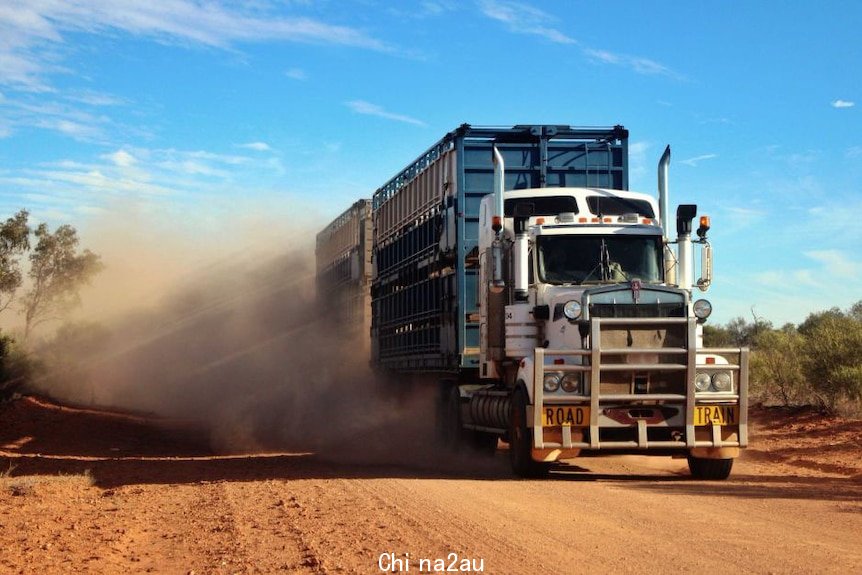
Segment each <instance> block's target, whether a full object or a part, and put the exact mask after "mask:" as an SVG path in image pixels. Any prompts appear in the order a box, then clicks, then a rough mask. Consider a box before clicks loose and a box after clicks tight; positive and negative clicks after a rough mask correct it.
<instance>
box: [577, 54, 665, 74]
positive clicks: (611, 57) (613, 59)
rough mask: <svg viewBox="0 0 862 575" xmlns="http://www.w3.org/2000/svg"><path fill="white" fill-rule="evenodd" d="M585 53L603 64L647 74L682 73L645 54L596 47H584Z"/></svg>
mask: <svg viewBox="0 0 862 575" xmlns="http://www.w3.org/2000/svg"><path fill="white" fill-rule="evenodd" d="M583 53H584V55H585V56H586V57H587V58H588V59H590V60H592V61H594V62H598V63H601V64H612V65H614V66H622V67H625V68H629V69H630V70H632V71H634V72H636V73H638V74H643V75H646V76H669V77H672V78H679V77H680V75H679V74H677V73H676V72H674V71H673V70H671V69H670V68H668V67H667V66H665V65H664V64H661V63H659V62H656V61H655V60H652V59H650V58H645V57H643V56H632V55H630V54H620V53H617V52H609V51H608V50H599V49H596V48H588V47H584V48H583Z"/></svg>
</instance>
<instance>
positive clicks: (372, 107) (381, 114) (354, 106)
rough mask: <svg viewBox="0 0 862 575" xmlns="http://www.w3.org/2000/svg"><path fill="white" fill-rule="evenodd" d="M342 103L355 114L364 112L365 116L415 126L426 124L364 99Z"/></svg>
mask: <svg viewBox="0 0 862 575" xmlns="http://www.w3.org/2000/svg"><path fill="white" fill-rule="evenodd" d="M344 105H345V106H347V107H348V108H350V109H351V110H353V111H354V112H356V113H357V114H364V115H366V116H377V117H378V118H385V119H387V120H394V121H396V122H404V123H405V124H413V125H415V126H425V125H426V124H425V122H423V121H422V120H417V119H416V118H413V117H410V116H405V115H404V114H395V113H393V112H388V111H386V110H385V109H384V108H383V107H382V106H378V105H377V104H372V103H371V102H366V101H365V100H351V101H350V102H345V103H344Z"/></svg>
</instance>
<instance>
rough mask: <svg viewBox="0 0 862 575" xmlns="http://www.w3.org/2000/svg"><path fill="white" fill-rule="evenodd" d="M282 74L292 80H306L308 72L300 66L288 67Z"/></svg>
mask: <svg viewBox="0 0 862 575" xmlns="http://www.w3.org/2000/svg"><path fill="white" fill-rule="evenodd" d="M284 75H285V76H287V77H288V78H291V79H293V80H307V79H308V74H307V73H306V72H305V70H303V69H302V68H290V69H289V70H285V72H284Z"/></svg>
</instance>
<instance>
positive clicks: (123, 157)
mask: <svg viewBox="0 0 862 575" xmlns="http://www.w3.org/2000/svg"><path fill="white" fill-rule="evenodd" d="M102 158H104V159H106V160H109V161H111V162H113V163H114V165H115V166H119V167H121V168H128V167H130V166H133V165H134V164H135V162H137V159H136V158H135V157H134V156H133V155H132V154H130V153H129V152H127V151H126V150H117V151H116V152H114V153H112V154H105V155H103V156H102Z"/></svg>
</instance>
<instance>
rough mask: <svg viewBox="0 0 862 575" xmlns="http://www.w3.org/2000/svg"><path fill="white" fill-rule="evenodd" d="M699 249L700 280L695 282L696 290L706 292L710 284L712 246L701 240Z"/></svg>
mask: <svg viewBox="0 0 862 575" xmlns="http://www.w3.org/2000/svg"><path fill="white" fill-rule="evenodd" d="M702 242H703V245H702V246H701V248H700V278H699V279H698V280H697V289H699V290H700V291H706V290H708V289H709V286H710V284H712V246H711V245H709V242H708V241H706V240H702Z"/></svg>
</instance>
